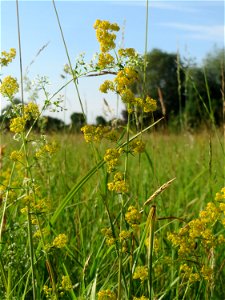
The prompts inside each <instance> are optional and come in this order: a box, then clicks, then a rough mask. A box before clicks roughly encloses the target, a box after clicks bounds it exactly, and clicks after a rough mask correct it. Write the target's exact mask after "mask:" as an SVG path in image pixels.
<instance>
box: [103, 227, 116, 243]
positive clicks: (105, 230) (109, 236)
mask: <svg viewBox="0 0 225 300" xmlns="http://www.w3.org/2000/svg"><path fill="white" fill-rule="evenodd" d="M101 232H102V234H103V235H104V236H105V238H106V244H107V245H108V246H112V245H113V244H114V243H115V241H116V239H115V238H114V237H113V233H112V230H111V228H103V229H102V230H101Z"/></svg>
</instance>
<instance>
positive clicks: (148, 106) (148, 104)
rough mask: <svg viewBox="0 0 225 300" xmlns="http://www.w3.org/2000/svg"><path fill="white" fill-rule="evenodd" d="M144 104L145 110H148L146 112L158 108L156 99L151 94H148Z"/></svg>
mask: <svg viewBox="0 0 225 300" xmlns="http://www.w3.org/2000/svg"><path fill="white" fill-rule="evenodd" d="M143 105H144V112H146V113H148V112H153V111H155V110H156V109H157V103H156V100H154V99H153V98H151V97H149V96H147V98H146V99H145V101H144V103H143Z"/></svg>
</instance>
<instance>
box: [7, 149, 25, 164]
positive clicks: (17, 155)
mask: <svg viewBox="0 0 225 300" xmlns="http://www.w3.org/2000/svg"><path fill="white" fill-rule="evenodd" d="M23 157H24V154H23V153H22V152H21V151H16V150H15V151H13V152H12V153H11V154H10V159H11V160H13V161H19V162H21V161H22V160H23Z"/></svg>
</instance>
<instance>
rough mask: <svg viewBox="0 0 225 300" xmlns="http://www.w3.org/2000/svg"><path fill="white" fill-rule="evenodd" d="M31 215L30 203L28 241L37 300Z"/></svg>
mask: <svg viewBox="0 0 225 300" xmlns="http://www.w3.org/2000/svg"><path fill="white" fill-rule="evenodd" d="M30 214H31V211H30V203H29V202H28V205H27V221H28V239H29V250H30V263H31V276H32V291H33V300H35V299H36V289H35V274H34V248H33V238H32V224H31V217H30Z"/></svg>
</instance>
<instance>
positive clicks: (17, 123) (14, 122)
mask: <svg viewBox="0 0 225 300" xmlns="http://www.w3.org/2000/svg"><path fill="white" fill-rule="evenodd" d="M25 126H26V119H25V118H23V117H17V118H13V119H11V120H10V125H9V128H10V131H12V132H15V133H21V132H23V131H24V130H25Z"/></svg>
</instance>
